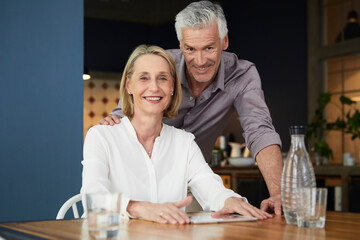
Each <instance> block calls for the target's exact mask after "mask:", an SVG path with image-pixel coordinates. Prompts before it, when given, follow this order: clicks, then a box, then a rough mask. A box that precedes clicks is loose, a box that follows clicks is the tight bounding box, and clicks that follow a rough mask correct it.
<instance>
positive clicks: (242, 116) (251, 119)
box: [234, 66, 281, 157]
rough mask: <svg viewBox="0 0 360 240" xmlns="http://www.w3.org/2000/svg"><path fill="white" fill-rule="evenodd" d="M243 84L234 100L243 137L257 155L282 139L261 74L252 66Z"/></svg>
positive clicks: (245, 75) (279, 142)
mask: <svg viewBox="0 0 360 240" xmlns="http://www.w3.org/2000/svg"><path fill="white" fill-rule="evenodd" d="M243 79H244V80H243V85H242V86H244V85H245V87H242V88H241V89H239V93H238V95H237V96H236V99H235V101H234V107H235V109H236V110H237V112H238V115H239V120H240V123H241V126H242V127H243V130H244V133H243V137H244V139H245V142H246V144H247V147H248V148H249V150H250V151H251V153H252V155H253V156H254V157H256V155H257V154H258V153H259V152H260V151H261V150H262V149H263V148H265V147H267V146H270V145H279V146H280V147H281V140H280V136H279V134H278V133H277V132H276V131H275V128H274V126H273V124H272V119H271V116H270V112H269V109H268V107H267V105H266V103H265V98H264V93H263V91H262V89H261V81H260V76H259V74H258V72H257V70H256V68H255V66H252V67H251V68H250V69H249V70H248V71H247V72H246V74H244V76H243Z"/></svg>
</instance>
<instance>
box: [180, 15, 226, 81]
mask: <svg viewBox="0 0 360 240" xmlns="http://www.w3.org/2000/svg"><path fill="white" fill-rule="evenodd" d="M228 45H229V44H228V36H227V35H226V37H225V38H224V40H223V42H222V43H221V41H220V37H219V31H218V26H217V23H216V22H214V23H213V24H211V25H210V26H208V27H203V28H183V29H182V42H181V43H180V49H181V50H182V52H183V53H184V56H185V61H186V68H187V74H188V76H190V80H191V81H192V82H193V81H196V82H199V83H206V82H211V81H212V80H214V78H215V76H216V73H217V71H218V68H219V65H220V59H221V52H222V51H223V50H226V49H227V47H228Z"/></svg>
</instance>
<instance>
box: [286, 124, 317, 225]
mask: <svg viewBox="0 0 360 240" xmlns="http://www.w3.org/2000/svg"><path fill="white" fill-rule="evenodd" d="M289 130H290V135H291V145H290V150H289V152H288V155H287V157H286V161H285V164H284V168H283V172H282V178H281V201H282V205H283V211H284V215H285V219H286V222H287V224H292V225H296V224H297V218H296V205H297V203H296V194H297V193H296V191H297V190H298V189H299V188H302V187H315V186H316V182H315V174H314V169H313V167H312V164H311V162H310V157H309V154H308V152H307V151H306V147H305V131H306V129H305V126H291V127H290V129H289Z"/></svg>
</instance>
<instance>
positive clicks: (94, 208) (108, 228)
mask: <svg viewBox="0 0 360 240" xmlns="http://www.w3.org/2000/svg"><path fill="white" fill-rule="evenodd" d="M120 203H121V194H120V193H105V192H102V193H90V194H86V208H87V215H88V219H87V221H88V229H89V234H90V236H91V237H92V238H95V239H112V238H117V235H118V232H119V228H120V220H121V218H120Z"/></svg>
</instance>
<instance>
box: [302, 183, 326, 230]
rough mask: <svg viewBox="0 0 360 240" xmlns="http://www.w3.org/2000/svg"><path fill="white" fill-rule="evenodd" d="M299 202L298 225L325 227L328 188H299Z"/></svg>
mask: <svg viewBox="0 0 360 240" xmlns="http://www.w3.org/2000/svg"><path fill="white" fill-rule="evenodd" d="M297 202H298V205H297V207H296V214H297V225H298V227H304V228H323V227H324V226H325V218H326V202H327V188H316V187H308V188H299V189H298V192H297Z"/></svg>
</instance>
